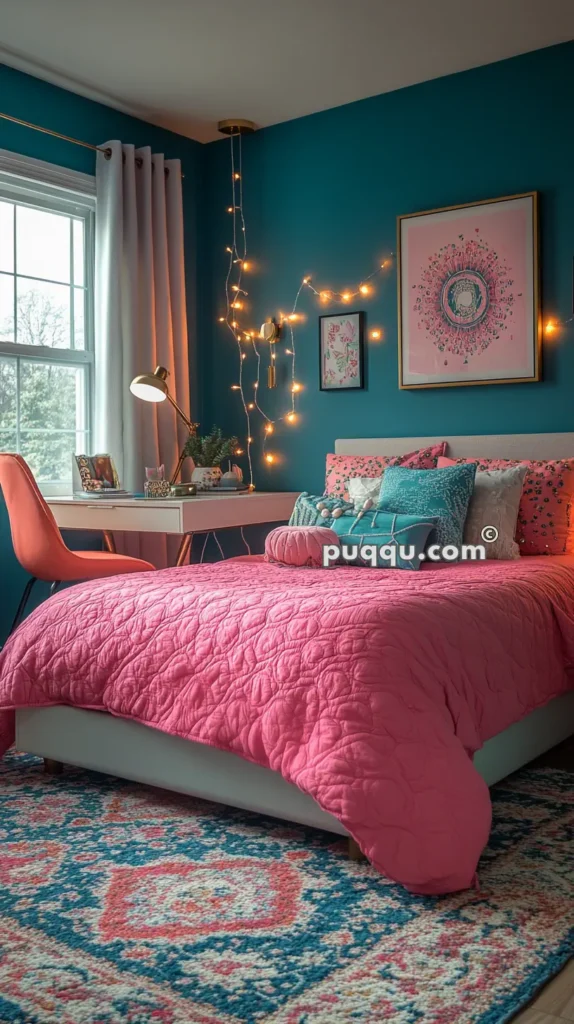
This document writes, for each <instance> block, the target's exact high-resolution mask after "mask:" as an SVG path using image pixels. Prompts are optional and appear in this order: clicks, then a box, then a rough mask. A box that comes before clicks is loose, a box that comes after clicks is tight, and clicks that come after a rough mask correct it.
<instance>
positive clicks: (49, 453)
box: [20, 430, 76, 483]
mask: <svg viewBox="0 0 574 1024" xmlns="http://www.w3.org/2000/svg"><path fill="white" fill-rule="evenodd" d="M75 446H76V435H75V434H67V433H63V432H61V431H57V430H50V431H48V432H47V433H45V434H39V433H34V432H33V431H25V430H23V431H22V432H21V433H20V454H21V455H22V456H23V457H24V458H25V459H26V462H27V463H28V465H29V466H30V469H31V470H32V472H33V474H34V476H35V477H36V480H38V481H39V482H41V481H47V480H57V481H68V480H69V481H70V483H71V481H72V455H73V454H74V449H75Z"/></svg>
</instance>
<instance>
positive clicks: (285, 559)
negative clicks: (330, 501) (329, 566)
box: [265, 526, 338, 568]
mask: <svg viewBox="0 0 574 1024" xmlns="http://www.w3.org/2000/svg"><path fill="white" fill-rule="evenodd" d="M337 543H338V538H337V535H336V533H334V532H333V530H330V529H329V527H328V526H278V527H277V528H276V529H275V530H271V533H268V534H267V537H266V538H265V559H266V561H268V562H279V563H280V564H281V565H294V566H297V567H299V568H301V567H303V566H306V567H308V568H319V567H320V566H322V565H323V547H324V545H325V544H337Z"/></svg>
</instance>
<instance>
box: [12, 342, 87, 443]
mask: <svg viewBox="0 0 574 1024" xmlns="http://www.w3.org/2000/svg"><path fill="white" fill-rule="evenodd" d="M83 397H84V370H83V368H81V367H76V366H57V365H54V364H52V363H34V362H32V361H31V360H28V359H22V360H21V361H20V425H21V427H22V430H23V431H25V430H28V431H29V430H30V429H31V428H33V429H34V430H41V431H55V430H69V431H76V430H84V429H85V426H86V424H85V422H84V400H83ZM69 443H70V445H71V448H70V450H71V451H73V450H74V446H75V438H74V435H73V433H70V437H69Z"/></svg>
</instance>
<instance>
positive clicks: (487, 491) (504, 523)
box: [439, 459, 527, 559]
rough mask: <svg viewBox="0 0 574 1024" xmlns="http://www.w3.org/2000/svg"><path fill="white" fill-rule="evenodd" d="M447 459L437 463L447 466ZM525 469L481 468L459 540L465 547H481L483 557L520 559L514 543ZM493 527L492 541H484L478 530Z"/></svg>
mask: <svg viewBox="0 0 574 1024" xmlns="http://www.w3.org/2000/svg"><path fill="white" fill-rule="evenodd" d="M448 461H449V460H448V459H440V460H439V468H441V467H440V463H441V462H444V463H447V462H448ZM526 469H527V467H526V466H513V467H512V468H510V469H485V470H483V471H482V472H481V471H478V472H477V474H476V476H475V478H474V491H473V492H472V497H471V499H470V505H469V506H468V513H467V516H466V523H465V524H464V534H463V539H464V543H465V544H483V545H484V549H485V551H486V557H487V558H499V559H502V558H505V559H506V558H520V549H519V547H518V544H517V543H516V541H515V539H514V538H515V535H516V522H517V519H518V507H519V505H520V498H521V495H522V485H523V483H524V477H525V475H526ZM488 526H490V527H494V529H495V530H496V531H497V536H496V539H495V540H493V541H490V542H489V541H488V540H485V538H484V537H483V535H482V531H483V530H484V529H485V528H486V527H488Z"/></svg>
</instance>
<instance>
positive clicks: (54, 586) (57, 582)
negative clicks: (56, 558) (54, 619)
mask: <svg viewBox="0 0 574 1024" xmlns="http://www.w3.org/2000/svg"><path fill="white" fill-rule="evenodd" d="M61 582H62V581H61V580H54V582H53V583H52V586H51V587H50V597H51V596H52V594H55V593H56V591H57V589H58V587H59V586H60V583H61Z"/></svg>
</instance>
